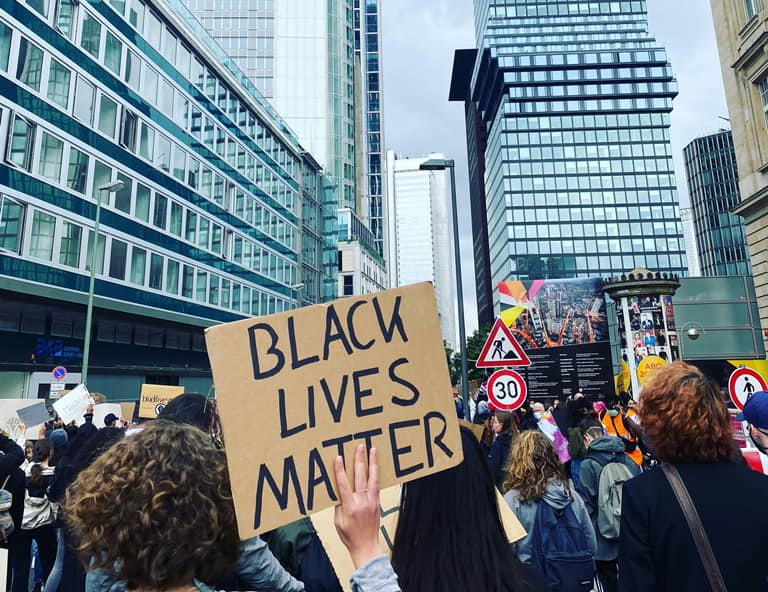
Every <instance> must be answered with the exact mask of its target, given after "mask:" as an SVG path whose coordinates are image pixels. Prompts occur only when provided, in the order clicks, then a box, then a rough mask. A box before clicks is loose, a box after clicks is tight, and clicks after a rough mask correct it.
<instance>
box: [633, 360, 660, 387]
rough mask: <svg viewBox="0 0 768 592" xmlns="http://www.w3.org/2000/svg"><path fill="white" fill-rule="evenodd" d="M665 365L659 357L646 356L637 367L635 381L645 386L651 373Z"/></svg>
mask: <svg viewBox="0 0 768 592" xmlns="http://www.w3.org/2000/svg"><path fill="white" fill-rule="evenodd" d="M666 365H667V361H666V360H665V359H664V358H661V357H659V356H646V357H644V358H643V359H642V360H640V363H639V364H638V365H637V380H639V381H640V384H641V385H642V386H645V385H646V384H647V382H648V380H650V378H651V376H653V373H654V372H656V370H658V369H659V368H663V367H664V366H666Z"/></svg>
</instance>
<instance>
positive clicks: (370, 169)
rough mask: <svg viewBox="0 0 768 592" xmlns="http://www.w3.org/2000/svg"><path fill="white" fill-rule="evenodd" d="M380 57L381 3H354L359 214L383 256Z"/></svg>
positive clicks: (365, 0) (384, 218) (357, 0)
mask: <svg viewBox="0 0 768 592" xmlns="http://www.w3.org/2000/svg"><path fill="white" fill-rule="evenodd" d="M381 66H382V56H381V3H380V1H379V0H355V70H356V71H359V75H358V76H357V78H356V84H357V85H358V86H359V90H358V92H357V93H356V94H357V97H358V99H359V100H357V101H356V104H355V109H356V110H358V111H359V116H358V118H357V125H358V130H357V137H358V140H357V141H358V154H359V155H360V158H358V163H357V168H358V189H359V191H360V194H361V196H362V207H361V209H360V211H359V214H360V215H361V216H362V217H363V219H364V220H366V222H367V224H368V227H369V228H370V229H371V232H373V235H374V237H375V241H376V250H377V251H378V252H379V253H380V254H381V255H383V256H384V255H386V250H387V247H386V243H387V225H386V221H387V200H386V199H384V195H385V190H384V180H385V176H384V171H383V167H384V159H383V158H382V155H383V153H384V152H383V150H384V149H383V146H384V145H385V144H384V121H383V116H384V101H383V99H382V97H383V96H384V94H383V93H384V88H383V84H384V77H383V74H382V67H381Z"/></svg>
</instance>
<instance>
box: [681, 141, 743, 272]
mask: <svg viewBox="0 0 768 592" xmlns="http://www.w3.org/2000/svg"><path fill="white" fill-rule="evenodd" d="M683 155H684V156H685V174H686V177H687V180H688V193H689V195H690V197H691V209H692V210H693V227H694V234H695V236H696V246H697V248H698V253H699V261H700V263H701V271H702V274H703V275H710V276H712V275H752V266H751V264H750V260H749V251H748V249H747V238H746V232H745V228H744V219H743V218H740V217H739V216H737V215H736V214H734V213H732V212H733V209H734V208H735V207H736V206H738V205H739V203H740V202H741V194H740V193H739V171H738V169H737V167H736V151H735V149H734V146H733V134H732V133H731V130H721V131H719V132H717V133H714V134H709V135H707V136H702V137H700V138H696V139H695V140H693V141H692V142H691V143H690V144H688V145H687V146H686V147H685V148H684V149H683Z"/></svg>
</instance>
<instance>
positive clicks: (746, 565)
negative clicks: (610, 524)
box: [619, 362, 768, 592]
mask: <svg viewBox="0 0 768 592" xmlns="http://www.w3.org/2000/svg"><path fill="white" fill-rule="evenodd" d="M639 413H640V419H641V421H642V426H643V429H644V430H645V434H646V436H647V438H648V440H649V443H650V445H651V446H652V447H653V449H654V451H655V454H656V457H657V458H658V459H659V460H660V461H661V462H662V465H660V466H656V467H654V468H652V469H650V470H649V471H646V472H645V473H643V474H642V475H639V476H637V477H635V478H634V479H632V480H630V481H628V482H627V483H625V484H624V489H623V500H622V511H621V536H620V538H619V592H645V591H647V590H654V591H656V592H672V591H674V592H689V591H690V592H694V591H695V592H699V591H700V590H714V589H721V590H725V589H728V590H732V591H738V592H741V591H742V590H743V591H747V590H749V591H750V592H752V591H753V590H754V591H758V590H760V591H765V590H766V589H768V586H767V585H766V582H767V581H768V562H766V560H765V551H766V549H768V507H767V506H766V504H765V500H766V499H768V477H766V476H765V475H762V474H760V473H758V472H757V471H753V470H752V469H750V468H749V467H747V466H746V465H745V464H744V461H743V458H742V456H741V453H740V452H739V450H738V448H737V447H736V443H735V441H734V439H733V428H732V427H731V422H730V416H729V414H728V408H727V405H726V401H725V399H724V397H723V396H722V394H721V392H720V389H719V388H718V386H717V385H716V384H715V383H714V382H713V381H712V380H710V379H709V378H707V376H705V375H704V374H703V373H702V372H701V370H699V369H698V368H696V367H695V366H691V365H689V364H685V363H683V362H673V363H672V364H670V365H669V366H666V367H664V368H661V369H659V370H657V371H656V372H655V373H654V374H653V376H652V377H651V379H650V381H649V382H648V384H646V385H645V388H644V389H643V394H642V396H641V397H640V410H639ZM676 487H678V488H679V489H678V490H677V492H676ZM686 497H687V498H689V499H690V502H691V505H692V507H693V512H690V516H689V517H688V518H687V517H686V514H685V513H684V510H683V507H687V506H688V503H687V501H686ZM734 502H736V503H737V504H739V503H740V504H741V506H738V505H737V506H734ZM689 518H690V519H691V522H693V523H694V524H695V522H696V519H698V521H699V522H700V525H701V528H700V529H699V528H697V527H695V526H694V527H693V528H692V527H690V526H689V522H688V520H689ZM694 530H695V531H698V532H700V533H701V535H702V537H701V538H702V545H701V547H702V549H706V547H707V544H706V541H708V546H709V552H707V551H704V552H702V550H701V549H699V548H698V546H697V544H695V542H694V535H693V531H694ZM707 556H710V558H711V561H710V560H708V559H707V558H706V557H707ZM707 564H709V565H710V566H711V567H712V569H711V571H710V572H709V573H710V574H711V578H710V577H708V575H707V573H708V572H707V571H705V569H704V568H705V565H707ZM717 580H721V581H722V583H723V586H722V587H720V588H716V587H715V581H717Z"/></svg>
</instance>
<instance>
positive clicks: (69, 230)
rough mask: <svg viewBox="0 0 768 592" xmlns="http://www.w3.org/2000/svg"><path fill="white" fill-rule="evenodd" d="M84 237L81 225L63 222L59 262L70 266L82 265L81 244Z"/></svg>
mask: <svg viewBox="0 0 768 592" xmlns="http://www.w3.org/2000/svg"><path fill="white" fill-rule="evenodd" d="M82 237H83V229H82V228H81V227H80V226H78V225H77V224H72V223H71V222H66V221H65V222H64V223H63V225H62V231H61V248H60V250H59V263H61V264H62V265H68V266H69V267H80V244H81V242H82Z"/></svg>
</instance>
